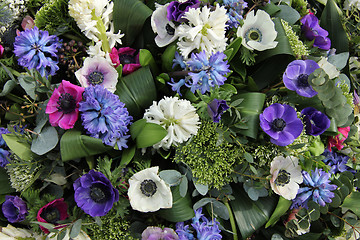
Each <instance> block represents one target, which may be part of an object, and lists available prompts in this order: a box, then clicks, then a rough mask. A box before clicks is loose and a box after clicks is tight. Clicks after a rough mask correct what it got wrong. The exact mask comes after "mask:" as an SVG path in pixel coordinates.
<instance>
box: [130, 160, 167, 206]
mask: <svg viewBox="0 0 360 240" xmlns="http://www.w3.org/2000/svg"><path fill="white" fill-rule="evenodd" d="M158 171H159V167H157V166H156V167H151V168H147V169H144V170H142V171H140V172H137V173H135V174H134V175H133V176H132V177H131V178H130V179H129V184H130V187H129V190H128V196H129V199H130V205H131V207H132V208H133V209H134V210H137V211H140V212H155V211H157V210H159V209H160V208H171V207H172V194H171V189H170V187H169V185H167V184H166V183H165V182H164V180H162V179H161V178H160V177H159V176H158Z"/></svg>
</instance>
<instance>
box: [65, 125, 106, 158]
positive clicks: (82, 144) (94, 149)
mask: <svg viewBox="0 0 360 240" xmlns="http://www.w3.org/2000/svg"><path fill="white" fill-rule="evenodd" d="M110 149H112V147H110V146H106V145H104V144H103V143H102V141H101V139H98V138H93V137H89V136H86V135H81V132H80V131H78V130H74V129H72V130H67V131H66V132H65V133H64V135H63V136H62V137H61V140H60V153H61V158H62V160H63V161H69V160H72V159H76V158H81V157H87V156H92V155H95V154H100V153H103V152H106V151H109V150H110Z"/></svg>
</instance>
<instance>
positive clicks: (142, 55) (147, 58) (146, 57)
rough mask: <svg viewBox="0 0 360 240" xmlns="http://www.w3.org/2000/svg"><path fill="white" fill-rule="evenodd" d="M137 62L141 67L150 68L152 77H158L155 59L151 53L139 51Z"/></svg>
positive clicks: (143, 50)
mask: <svg viewBox="0 0 360 240" xmlns="http://www.w3.org/2000/svg"><path fill="white" fill-rule="evenodd" d="M139 61H140V64H141V66H143V67H145V66H148V65H149V66H150V69H151V70H152V71H153V73H154V75H158V72H159V69H158V67H157V65H156V62H155V59H154V57H153V55H152V54H151V52H150V51H149V50H147V49H140V52H139Z"/></svg>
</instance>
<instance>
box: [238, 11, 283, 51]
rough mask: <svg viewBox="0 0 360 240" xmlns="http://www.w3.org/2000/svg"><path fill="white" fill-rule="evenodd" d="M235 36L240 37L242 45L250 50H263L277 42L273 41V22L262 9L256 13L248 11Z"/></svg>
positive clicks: (274, 31) (274, 35) (274, 32)
mask: <svg viewBox="0 0 360 240" xmlns="http://www.w3.org/2000/svg"><path fill="white" fill-rule="evenodd" d="M237 36H238V37H241V38H242V42H241V43H242V45H243V46H244V47H246V48H247V49H250V50H254V49H255V50H258V51H264V50H267V49H272V48H275V47H276V46H277V44H278V42H276V41H275V38H276V36H277V32H276V30H275V24H274V22H273V21H272V20H271V18H270V15H269V14H268V13H267V12H265V11H263V10H257V12H256V15H255V14H254V10H252V11H251V12H250V13H248V15H247V16H246V19H245V20H244V24H243V25H242V26H241V27H239V28H238V30H237Z"/></svg>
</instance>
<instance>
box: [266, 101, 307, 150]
mask: <svg viewBox="0 0 360 240" xmlns="http://www.w3.org/2000/svg"><path fill="white" fill-rule="evenodd" d="M260 127H261V128H262V129H263V131H264V132H265V133H266V134H268V135H269V136H270V137H271V139H270V141H271V142H272V143H274V144H276V145H278V146H287V145H289V144H291V143H292V142H294V140H295V138H297V137H298V136H300V134H301V132H302V130H303V124H302V121H301V119H299V118H298V117H297V113H296V111H295V109H294V108H292V107H291V106H289V105H286V104H280V103H274V104H272V105H271V106H269V107H267V108H265V110H264V111H263V113H262V114H260Z"/></svg>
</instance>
